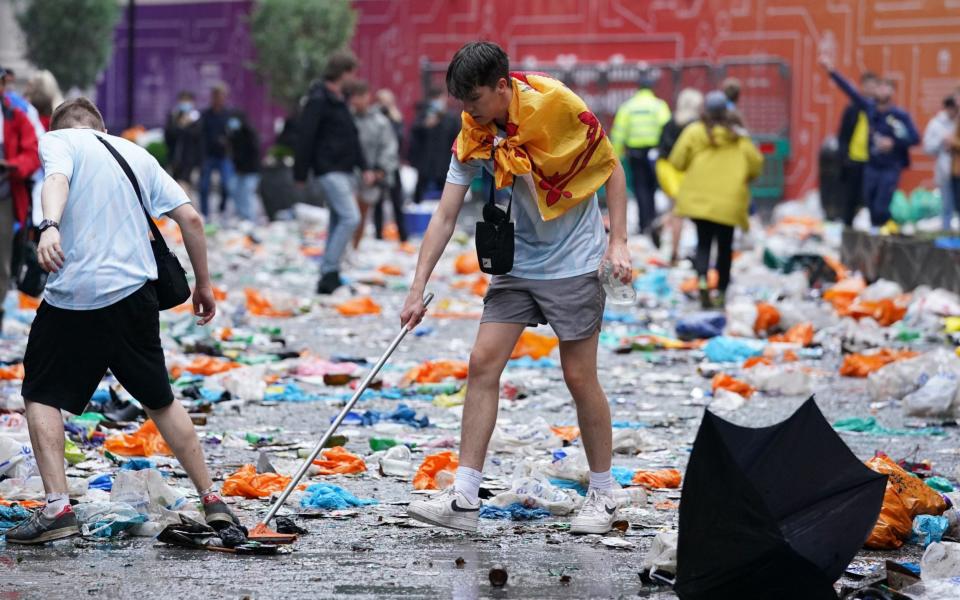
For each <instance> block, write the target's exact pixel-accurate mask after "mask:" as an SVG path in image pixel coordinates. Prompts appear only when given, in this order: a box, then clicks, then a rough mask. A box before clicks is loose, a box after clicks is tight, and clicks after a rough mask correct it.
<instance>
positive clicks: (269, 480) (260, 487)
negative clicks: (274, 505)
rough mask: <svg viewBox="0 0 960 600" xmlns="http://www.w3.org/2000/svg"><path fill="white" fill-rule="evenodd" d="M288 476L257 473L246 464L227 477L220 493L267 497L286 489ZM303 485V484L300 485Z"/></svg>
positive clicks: (288, 481) (246, 496) (247, 496)
mask: <svg viewBox="0 0 960 600" xmlns="http://www.w3.org/2000/svg"><path fill="white" fill-rule="evenodd" d="M289 483H290V477H287V476H286V475H280V474H279V473H257V469H256V467H254V466H253V465H250V464H247V465H243V466H242V467H240V469H239V470H238V471H237V472H236V473H234V474H233V475H231V476H230V477H227V480H226V481H224V482H223V488H222V489H221V493H222V494H223V495H224V496H243V497H244V498H268V497H269V496H270V495H271V494H278V493H280V492H282V491H283V490H284V489H286V487H287V485H288V484H289ZM300 487H303V486H300Z"/></svg>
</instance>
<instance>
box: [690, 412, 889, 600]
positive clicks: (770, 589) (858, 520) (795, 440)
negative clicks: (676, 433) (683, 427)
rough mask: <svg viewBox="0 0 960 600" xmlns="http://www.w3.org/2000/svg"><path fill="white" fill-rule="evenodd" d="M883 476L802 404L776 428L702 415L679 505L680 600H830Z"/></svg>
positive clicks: (875, 511)
mask: <svg viewBox="0 0 960 600" xmlns="http://www.w3.org/2000/svg"><path fill="white" fill-rule="evenodd" d="M886 479H887V478H886V476H884V475H880V474H879V473H875V472H874V471H871V470H870V469H868V468H867V467H866V466H865V465H864V464H863V463H862V462H860V461H859V460H858V459H857V457H856V456H854V455H853V453H852V452H851V451H850V449H849V448H847V446H846V444H844V442H843V440H841V439H840V437H839V436H838V435H837V434H836V432H835V431H834V430H833V428H832V427H831V426H830V424H829V423H828V422H827V421H826V419H824V418H823V414H822V413H821V412H820V409H819V408H817V405H816V403H815V402H814V400H813V397H811V398H810V399H809V400H807V401H806V402H805V403H804V404H803V406H801V407H800V408H799V409H798V410H797V412H795V413H794V414H793V415H792V416H791V417H790V418H788V419H787V420H786V421H783V422H782V423H778V424H776V425H773V426H770V427H762V428H758V429H753V428H749V427H740V426H739V425H734V424H733V423H730V422H728V421H725V420H723V419H721V418H720V417H718V416H717V415H715V414H713V413H711V412H710V411H706V414H705V416H704V418H703V422H702V423H701V424H700V430H699V431H698V432H697V439H696V441H695V442H694V445H693V452H692V453H691V455H690V462H689V464H688V466H687V472H686V479H685V481H684V485H683V496H682V497H681V500H680V530H679V540H678V545H677V580H676V586H675V590H676V592H677V594H678V595H679V596H680V598H681V599H682V600H700V599H706V598H709V599H710V600H718V599H723V598H739V599H745V598H779V599H781V600H782V599H787V598H797V599H801V598H802V599H803V600H818V599H820V598H824V599H825V598H836V594H835V593H834V591H833V582H834V581H836V580H837V579H839V577H840V575H842V574H843V570H844V569H845V568H846V566H847V565H848V564H849V563H850V560H851V559H852V558H853V557H854V556H855V555H856V553H857V551H858V550H859V549H860V548H861V547H862V546H863V543H864V541H866V539H867V536H869V535H870V531H871V529H872V528H873V525H874V523H876V521H877V515H879V513H880V506H881V504H882V502H883V493H884V489H885V487H886Z"/></svg>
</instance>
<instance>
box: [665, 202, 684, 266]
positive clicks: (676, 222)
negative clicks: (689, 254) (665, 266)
mask: <svg viewBox="0 0 960 600" xmlns="http://www.w3.org/2000/svg"><path fill="white" fill-rule="evenodd" d="M667 219H668V220H667V227H668V228H669V231H670V236H671V239H670V262H671V264H674V263H676V262H677V260H679V259H680V256H679V254H680V236H681V235H683V217H680V216H677V215H676V214H671V215H670V216H669V217H667Z"/></svg>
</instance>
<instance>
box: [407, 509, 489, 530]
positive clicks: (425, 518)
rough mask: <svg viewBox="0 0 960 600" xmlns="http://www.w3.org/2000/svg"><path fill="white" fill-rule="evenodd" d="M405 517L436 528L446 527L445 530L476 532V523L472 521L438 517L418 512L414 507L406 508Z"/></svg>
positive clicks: (425, 512)
mask: <svg viewBox="0 0 960 600" xmlns="http://www.w3.org/2000/svg"><path fill="white" fill-rule="evenodd" d="M407 515H408V516H410V517H412V518H414V519H416V520H417V521H420V522H421V523H427V524H428V525H436V526H437V527H446V528H447V529H456V530H458V531H466V532H469V533H476V532H477V522H476V521H474V520H473V519H465V518H457V517H440V516H438V515H435V514H433V513H430V512H427V511H421V510H418V509H417V508H416V507H407Z"/></svg>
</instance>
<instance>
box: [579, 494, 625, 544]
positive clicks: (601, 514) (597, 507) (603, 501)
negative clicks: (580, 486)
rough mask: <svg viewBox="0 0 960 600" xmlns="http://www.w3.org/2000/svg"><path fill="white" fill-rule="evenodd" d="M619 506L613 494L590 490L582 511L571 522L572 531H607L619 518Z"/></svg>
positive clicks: (601, 532)
mask: <svg viewBox="0 0 960 600" xmlns="http://www.w3.org/2000/svg"><path fill="white" fill-rule="evenodd" d="M618 506H619V505H618V504H617V501H616V499H614V497H613V496H612V495H607V494H603V493H600V492H598V491H597V490H590V491H589V492H588V493H587V499H586V501H585V502H584V503H583V507H582V508H581V509H580V513H579V514H577V516H576V517H574V518H573V521H571V522H570V533H600V534H603V533H607V532H608V531H610V530H611V529H612V528H613V522H614V521H616V520H617V509H618Z"/></svg>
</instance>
